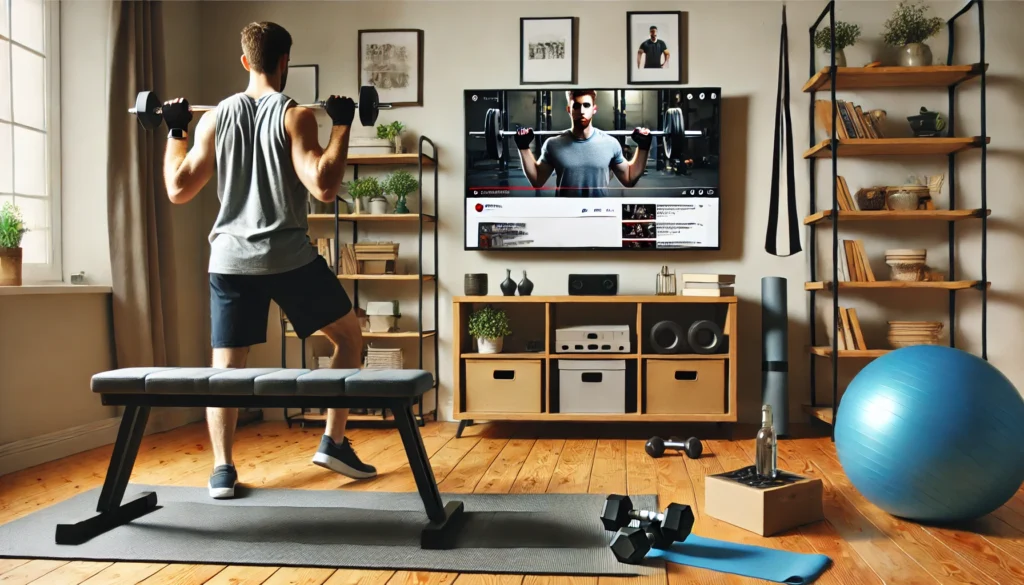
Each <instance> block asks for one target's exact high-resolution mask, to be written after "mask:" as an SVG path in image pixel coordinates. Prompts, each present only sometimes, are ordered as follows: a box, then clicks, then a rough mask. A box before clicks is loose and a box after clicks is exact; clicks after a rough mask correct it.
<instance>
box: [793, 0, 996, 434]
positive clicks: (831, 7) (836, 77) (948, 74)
mask: <svg viewBox="0 0 1024 585" xmlns="http://www.w3.org/2000/svg"><path fill="white" fill-rule="evenodd" d="M835 6H836V2H835V0H831V1H830V2H828V4H827V5H826V6H825V9H824V10H822V12H821V14H820V15H819V16H818V18H817V20H815V22H814V24H812V25H811V27H810V29H809V37H810V70H809V75H810V78H811V81H813V80H814V78H815V76H816V75H819V76H820V75H822V74H827V75H828V90H829V93H830V98H831V105H832V130H831V132H830V134H829V140H828V148H829V151H828V155H827V156H828V158H830V159H831V162H832V181H831V184H832V199H831V200H832V205H831V212H830V215H829V216H827V217H825V216H822V217H825V220H830V221H831V222H832V226H831V229H832V281H831V282H832V284H831V286H830V287H829V286H825V287H822V288H823V289H830V291H829V292H831V294H832V346H831V348H830V351H828V352H827V353H823V352H820V351H819V352H816V350H818V349H821V348H818V346H817V343H816V317H815V314H816V311H815V309H816V300H817V299H816V296H817V295H816V292H817V290H816V288H815V287H808V293H809V295H810V298H809V301H808V303H809V312H810V319H809V327H810V345H811V347H810V351H811V352H812V355H811V358H810V360H808V361H809V364H810V365H809V368H810V390H811V401H810V405H805V411H807V413H808V414H810V415H811V416H813V417H815V418H818V419H819V420H822V421H823V422H826V423H828V424H830V425H831V426H832V432H831V435H832V440H833V441H834V440H835V425H834V421H835V417H836V412H837V411H838V408H839V403H840V400H839V359H840V350H839V347H838V343H839V320H840V315H839V295H840V288H841V286H840V284H839V282H840V281H839V226H840V218H841V216H842V213H840V210H839V200H838V196H837V185H836V179H837V176H838V168H837V165H838V159H839V157H840V156H841V155H842V153H843V148H844V145H843V141H842V140H841V139H840V138H838V135H837V133H836V124H837V122H838V123H842V121H841V120H837V113H836V89H837V88H836V86H837V85H840V81H842V80H843V72H842V70H841V69H849V68H837V67H836V62H835V22H836V15H835ZM971 8H976V9H977V16H978V40H979V57H978V61H977V63H973V64H971V65H970V66H967V67H965V66H955V67H956V68H957V71H953V70H952V69H950V68H953V67H954V64H953V55H954V50H955V47H956V45H955V42H954V40H955V25H956V22H957V20H958V19H959V18H960V17H961V16H963V15H965V14H967V13H968V12H969V11H970V10H971ZM826 17H828V25H829V27H830V28H829V29H830V31H831V33H832V34H831V39H830V40H831V49H832V50H831V51H830V57H831V58H830V63H829V67H828V69H827V71H826V70H824V69H823V70H822V71H819V70H818V69H817V68H816V66H815V47H814V36H815V33H816V32H817V29H818V26H819V25H820V24H821V23H822V21H823V20H824V19H825V18H826ZM946 30H947V34H948V40H949V46H948V51H947V56H946V63H945V65H944V66H943V65H940V66H933V67H928V68H925V69H929V70H931V71H930V72H931V73H932V74H938V75H939V77H935V78H933V79H940V78H941V79H947V78H948V80H949V81H948V83H939V82H928V83H919V82H917V81H915V79H914V77H913V75H907V76H906V77H905V79H903V80H900V81H897V82H895V83H894V82H893V80H892V78H891V74H890V78H889V79H888V80H887V83H886V84H879V85H877V86H874V87H872V86H871V85H870V84H869V83H864V84H858V85H856V87H857V89H892V88H899V87H923V86H930V87H935V88H942V87H945V88H946V90H947V91H948V97H949V101H948V115H947V118H948V131H947V136H949V137H955V136H956V90H957V88H958V87H959V86H960V85H961V84H962V83H963V82H965V81H969V80H972V79H978V80H979V81H980V84H981V87H980V90H981V96H980V101H981V103H980V109H981V134H980V136H977V137H974V138H973V140H971V141H970V144H969V145H968V148H977V149H980V156H981V185H980V188H981V207H980V208H979V209H974V210H970V212H969V213H968V214H967V216H966V217H970V218H977V219H980V220H981V280H980V281H978V282H977V283H976V284H973V285H971V286H970V287H966V286H965V287H960V288H959V290H964V289H975V290H978V291H980V293H981V357H982V359H985V360H987V359H988V286H989V282H988V250H987V246H988V223H987V218H988V214H989V209H988V194H987V177H986V158H987V145H988V141H989V137H988V134H987V130H986V99H985V74H986V69H987V63H986V62H985V12H984V3H983V1H982V0H968V1H967V2H966V4H965V5H964V6H963V8H961V9H960V10H959V11H958V12H957V13H956V14H955V15H953V16H952V17H951V18H949V19H948V20H947V21H946ZM944 68H945V69H944ZM925 73H927V72H918V73H915V74H916V75H923V74H925ZM869 75H870V74H869ZM942 75H944V77H941V76H942ZM811 81H809V82H808V85H809V86H810V87H808V86H805V90H804V91H805V92H808V93H810V106H809V113H808V133H809V144H808V146H809V151H808V153H811V151H812V150H815V149H816V147H818V148H817V150H818V151H819V152H820V149H821V146H822V144H821V142H819V141H816V140H815V130H816V126H815V93H816V91H818V89H817V88H818V87H819V86H820V85H821V84H812V83H811ZM880 140H885V139H880ZM859 142H864V141H863V140H861V141H859ZM958 152H959V151H958V150H956V149H951V151H950V152H948V154H947V157H948V176H947V181H948V185H949V209H950V210H956V209H957V207H956V191H957V184H956V156H957V154H958ZM910 154H913V153H910ZM805 158H808V159H809V160H808V174H809V189H810V208H809V213H810V217H811V218H813V217H815V214H817V213H818V210H817V207H816V194H817V186H816V183H815V180H816V177H815V170H816V164H817V161H818V158H819V156H818V155H817V154H814V153H811V154H810V155H808V154H805ZM825 213H828V212H825ZM947 222H948V245H949V277H948V280H950V281H952V280H955V279H956V245H955V236H956V227H955V225H956V220H955V219H952V218H951V219H948V220H947ZM807 223H809V229H810V234H809V235H810V246H809V248H810V251H809V254H808V256H809V263H810V280H811V282H816V281H817V249H816V248H817V223H818V221H809V222H807ZM822 223H823V222H822ZM948 294H949V345H950V347H956V296H957V289H956V288H950V289H949V291H948ZM823 356H824V357H830V358H831V360H830V361H831V365H832V404H831V405H830V407H831V409H830V412H829V410H828V409H829V406H828V405H826V406H824V407H821V406H819V405H818V400H817V384H816V365H817V361H818V359H817V358H818V357H823ZM856 357H864V358H867V359H870V358H871V357H874V354H873V353H871V352H868V355H857V356H856Z"/></svg>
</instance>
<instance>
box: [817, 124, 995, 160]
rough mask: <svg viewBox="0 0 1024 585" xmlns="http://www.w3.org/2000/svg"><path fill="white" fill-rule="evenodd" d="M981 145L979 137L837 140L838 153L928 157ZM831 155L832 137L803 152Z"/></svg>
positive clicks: (829, 156)
mask: <svg viewBox="0 0 1024 585" xmlns="http://www.w3.org/2000/svg"><path fill="white" fill-rule="evenodd" d="M837 123H838V122H837ZM991 141H992V139H991V138H986V139H985V143H986V144H988V143H989V142H991ZM980 146H981V137H980V136H976V137H975V136H968V137H952V138H945V137H936V138H841V139H839V156H840V157H852V156H928V155H937V154H953V153H954V152H961V151H964V150H967V149H970V148H978V147H980ZM831 157H832V140H831V139H825V140H822V141H821V142H819V143H818V144H816V145H814V146H812V147H811V148H808V149H807V150H806V151H805V152H804V158H831Z"/></svg>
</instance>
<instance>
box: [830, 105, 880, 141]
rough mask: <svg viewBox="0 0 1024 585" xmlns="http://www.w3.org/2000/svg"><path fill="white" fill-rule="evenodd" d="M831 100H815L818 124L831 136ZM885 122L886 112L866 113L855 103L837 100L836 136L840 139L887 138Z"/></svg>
mask: <svg viewBox="0 0 1024 585" xmlns="http://www.w3.org/2000/svg"><path fill="white" fill-rule="evenodd" d="M831 103H832V102H831V101H829V100H815V101H814V114H815V117H816V118H817V120H818V124H819V125H820V126H821V128H822V129H823V130H824V131H825V134H826V135H828V136H831V132H832V106H831ZM884 121H885V111H884V110H874V111H871V112H868V113H865V112H864V110H863V109H862V108H861V107H860V106H858V105H855V104H854V103H853V102H848V101H845V100H836V136H837V137H838V138H840V139H849V138H885V134H884V132H883V131H882V123H883V122H884Z"/></svg>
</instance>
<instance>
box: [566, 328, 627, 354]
mask: <svg viewBox="0 0 1024 585" xmlns="http://www.w3.org/2000/svg"><path fill="white" fill-rule="evenodd" d="M629 352H630V343H629V325H579V326H577V327H563V328H561V329H555V353H629Z"/></svg>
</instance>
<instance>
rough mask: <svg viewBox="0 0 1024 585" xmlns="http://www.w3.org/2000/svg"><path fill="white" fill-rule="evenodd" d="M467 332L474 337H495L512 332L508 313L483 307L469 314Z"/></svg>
mask: <svg viewBox="0 0 1024 585" xmlns="http://www.w3.org/2000/svg"><path fill="white" fill-rule="evenodd" d="M469 334H470V335H472V336H473V337H476V338H483V339H497V338H499V337H505V336H506V335H511V334H512V329H510V328H509V324H508V315H506V314H505V311H502V310H501V309H495V308H493V307H489V306H488V307H484V308H482V309H480V310H479V311H477V312H475V313H473V314H472V315H470V316H469Z"/></svg>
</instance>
